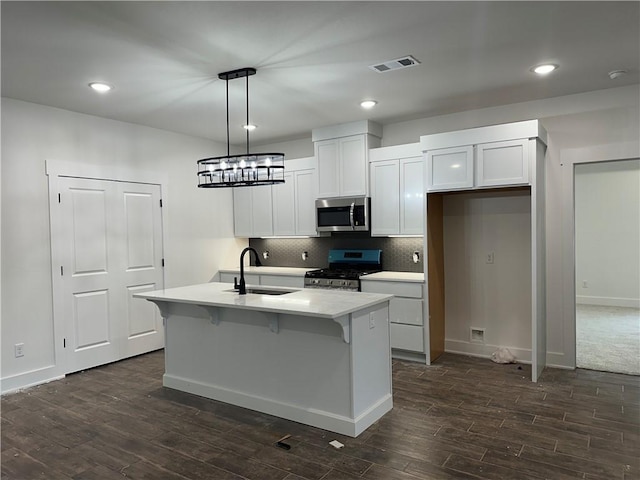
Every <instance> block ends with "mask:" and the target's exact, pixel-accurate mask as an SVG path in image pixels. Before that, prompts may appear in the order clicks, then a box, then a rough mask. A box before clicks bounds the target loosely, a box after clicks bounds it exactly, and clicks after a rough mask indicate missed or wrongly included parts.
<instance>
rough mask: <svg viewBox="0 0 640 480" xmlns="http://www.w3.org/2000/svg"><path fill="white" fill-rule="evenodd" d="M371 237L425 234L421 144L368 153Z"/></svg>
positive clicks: (375, 150)
mask: <svg viewBox="0 0 640 480" xmlns="http://www.w3.org/2000/svg"><path fill="white" fill-rule="evenodd" d="M369 160H370V162H371V163H370V175H371V234H372V235H374V236H385V235H422V234H423V230H424V158H423V156H422V153H421V152H420V144H419V143H412V144H407V145H397V146H392V147H382V148H374V149H372V150H370V151H369Z"/></svg>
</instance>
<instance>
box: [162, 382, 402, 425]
mask: <svg viewBox="0 0 640 480" xmlns="http://www.w3.org/2000/svg"><path fill="white" fill-rule="evenodd" d="M162 378H163V385H164V386H165V387H168V388H173V389H176V390H180V391H183V392H187V393H192V394H194V395H199V396H201V397H205V398H211V399H213V400H218V401H221V402H224V403H229V404H232V405H237V406H239V407H244V408H248V409H250V410H255V411H258V412H262V413H267V414H269V415H274V416H276V417H280V418H286V419H287V420H292V421H294V422H299V423H303V424H305V425H311V426H313V427H317V428H322V429H324V430H329V431H331V432H336V433H339V434H341V435H347V436H349V437H356V436H358V435H359V434H360V433H362V432H363V431H365V430H366V429H367V428H369V427H370V426H371V425H372V424H373V423H374V422H376V421H377V420H378V419H380V417H382V416H383V415H384V414H385V413H387V412H388V411H389V410H391V408H392V407H393V397H392V395H391V394H386V395H384V396H383V397H382V398H381V399H380V400H378V402H376V403H375V404H373V405H372V406H371V407H369V408H368V409H367V410H366V411H365V412H363V413H362V414H361V415H359V416H358V417H357V418H349V417H346V416H343V415H336V414H333V413H331V412H326V411H322V410H316V409H313V408H303V407H300V406H297V405H291V404H286V403H283V402H278V401H275V400H272V399H268V398H263V397H258V396H256V395H250V394H247V393H243V392H238V391H235V390H230V389H227V388H224V387H220V386H217V385H211V384H205V383H202V382H197V381H194V380H190V379H187V378H183V377H177V376H174V375H168V374H165V375H164V376H163V377H162Z"/></svg>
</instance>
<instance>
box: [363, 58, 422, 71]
mask: <svg viewBox="0 0 640 480" xmlns="http://www.w3.org/2000/svg"><path fill="white" fill-rule="evenodd" d="M415 65H420V62H419V61H418V60H416V59H415V58H413V57H412V56H411V55H407V56H406V57H402V58H396V59H395V60H389V61H386V62H382V63H376V64H374V65H369V68H370V69H371V70H374V71H376V72H378V73H384V72H390V71H391V70H398V69H399V68H407V67H413V66H415Z"/></svg>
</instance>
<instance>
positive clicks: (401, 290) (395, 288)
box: [361, 280, 423, 298]
mask: <svg viewBox="0 0 640 480" xmlns="http://www.w3.org/2000/svg"><path fill="white" fill-rule="evenodd" d="M361 282H362V291H363V292H368V293H386V294H389V295H396V296H398V297H410V298H422V285H423V284H422V283H419V282H415V283H414V282H411V283H409V282H382V281H378V280H369V281H367V280H361Z"/></svg>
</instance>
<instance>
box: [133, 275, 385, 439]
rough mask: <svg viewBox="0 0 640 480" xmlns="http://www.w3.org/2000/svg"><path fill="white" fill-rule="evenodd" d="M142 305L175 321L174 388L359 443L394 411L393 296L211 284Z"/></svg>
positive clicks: (170, 380)
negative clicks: (253, 289) (153, 306)
mask: <svg viewBox="0 0 640 480" xmlns="http://www.w3.org/2000/svg"><path fill="white" fill-rule="evenodd" d="M275 290H276V289H274V291H275ZM280 292H281V293H282V289H280ZM272 293H273V292H272ZM136 296H137V297H139V298H146V299H147V300H149V301H152V302H154V303H155V304H156V305H158V307H159V309H160V312H161V314H162V316H163V318H164V319H165V332H166V339H167V340H166V347H165V374H164V376H163V384H164V386H166V387H169V388H174V389H177V390H181V391H185V392H188V393H192V394H195V395H200V396H203V397H207V398H212V399H214V400H218V401H221V402H226V403H230V404H233V405H237V406H241V407H244V408H249V409H252V410H257V411H260V412H263V413H267V414H270V415H275V416H278V417H282V418H286V419H289V420H293V421H296V422H300V423H303V424H306V425H311V426H314V427H318V428H322V429H325V430H329V431H333V432H336V433H339V434H342V435H348V436H352V437H356V436H358V435H359V434H360V433H362V432H363V431H364V430H365V429H367V428H368V427H369V426H370V425H372V424H373V423H374V422H376V421H377V420H378V419H379V418H380V417H382V415H384V414H385V413H386V412H388V411H389V410H390V409H391V408H392V406H393V399H392V395H391V348H390V346H389V345H390V343H389V342H390V340H389V332H390V330H389V300H390V299H391V296H390V295H380V294H367V293H356V294H354V293H352V292H343V291H327V290H315V289H301V290H295V291H293V292H290V293H285V294H283V295H269V294H256V293H251V292H249V293H247V294H246V295H238V294H237V293H236V292H234V291H232V290H231V289H230V285H229V284H227V283H207V284H201V285H192V286H189V287H180V288H173V289H167V290H159V291H156V292H149V293H144V294H139V295H136Z"/></svg>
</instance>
